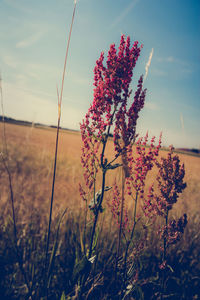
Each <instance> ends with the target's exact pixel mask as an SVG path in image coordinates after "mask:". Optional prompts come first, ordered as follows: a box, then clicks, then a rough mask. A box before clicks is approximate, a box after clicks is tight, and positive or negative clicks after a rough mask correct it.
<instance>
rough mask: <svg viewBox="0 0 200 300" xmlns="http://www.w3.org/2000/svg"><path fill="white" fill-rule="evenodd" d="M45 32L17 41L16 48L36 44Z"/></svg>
mask: <svg viewBox="0 0 200 300" xmlns="http://www.w3.org/2000/svg"><path fill="white" fill-rule="evenodd" d="M44 33H45V32H37V33H35V34H33V35H31V36H29V37H27V38H25V39H23V40H21V41H19V42H18V43H17V44H16V48H26V47H30V46H32V45H33V44H35V43H37V42H38V41H39V40H40V39H41V38H42V37H43V35H44Z"/></svg>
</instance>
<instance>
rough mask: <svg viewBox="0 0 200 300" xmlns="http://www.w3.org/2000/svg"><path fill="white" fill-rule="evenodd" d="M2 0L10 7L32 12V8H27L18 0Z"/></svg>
mask: <svg viewBox="0 0 200 300" xmlns="http://www.w3.org/2000/svg"><path fill="white" fill-rule="evenodd" d="M4 2H5V3H6V4H7V5H9V6H10V7H12V8H14V9H18V10H20V11H22V12H25V13H32V10H31V9H30V8H27V7H26V6H25V5H24V3H23V4H22V3H20V1H19V0H18V1H16V0H4Z"/></svg>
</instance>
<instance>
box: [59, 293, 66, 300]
mask: <svg viewBox="0 0 200 300" xmlns="http://www.w3.org/2000/svg"><path fill="white" fill-rule="evenodd" d="M60 300H66V298H65V292H63V293H62V296H61V298H60Z"/></svg>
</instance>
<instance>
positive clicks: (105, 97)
mask: <svg viewBox="0 0 200 300" xmlns="http://www.w3.org/2000/svg"><path fill="white" fill-rule="evenodd" d="M141 48H142V46H139V45H138V42H134V44H133V45H132V47H131V46H130V37H129V36H128V37H127V38H125V36H124V35H122V36H121V41H120V45H119V48H118V51H117V49H116V47H115V44H112V45H111V46H110V50H109V52H108V57H107V61H106V66H105V65H104V64H103V62H104V53H103V52H102V53H101V55H100V58H99V59H98V60H97V61H96V66H95V68H94V98H93V102H92V104H91V106H90V108H89V110H88V112H87V114H86V116H85V118H84V120H83V121H82V123H81V125H80V128H81V136H82V141H83V147H82V155H81V162H82V166H83V168H84V178H85V184H86V186H87V188H88V194H90V196H92V197H93V198H92V203H91V204H90V206H89V207H90V209H91V210H92V211H93V213H94V224H93V229H92V233H91V240H90V246H89V255H88V256H89V258H90V257H91V255H92V251H93V240H94V235H95V230H96V224H97V220H98V216H99V213H100V212H101V211H102V202H103V198H104V192H105V191H106V190H109V189H110V187H106V185H105V177H106V173H107V171H108V170H110V169H115V168H117V167H119V166H120V164H119V163H116V159H117V158H118V157H119V156H122V157H123V159H122V161H126V156H127V151H128V147H129V146H130V145H132V144H133V142H134V140H135V136H136V123H137V119H138V114H139V112H140V110H141V109H142V108H143V106H144V100H145V94H146V90H145V89H143V87H142V84H143V77H142V76H141V77H140V79H139V81H138V86H137V90H136V92H135V96H134V99H133V102H132V105H128V99H129V98H130V96H131V92H132V91H131V90H130V83H131V79H132V76H133V69H134V67H135V65H136V62H137V60H138V57H139V55H140V51H141ZM111 131H112V132H113V141H114V146H115V156H114V157H113V159H112V160H110V161H108V158H107V157H105V150H106V145H107V142H108V138H109V136H110V134H111ZM100 170H101V173H102V182H101V189H100V191H98V192H97V187H96V184H97V183H96V182H97V181H96V178H97V173H98V172H99V171H100ZM81 190H82V187H81ZM81 194H82V195H83V191H82V193H81Z"/></svg>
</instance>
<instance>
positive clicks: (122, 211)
mask: <svg viewBox="0 0 200 300" xmlns="http://www.w3.org/2000/svg"><path fill="white" fill-rule="evenodd" d="M124 186H125V174H124V169H123V168H122V201H121V212H120V226H119V236H118V247H117V257H116V270H117V261H118V258H119V256H120V244H121V234H122V225H123V213H124Z"/></svg>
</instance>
